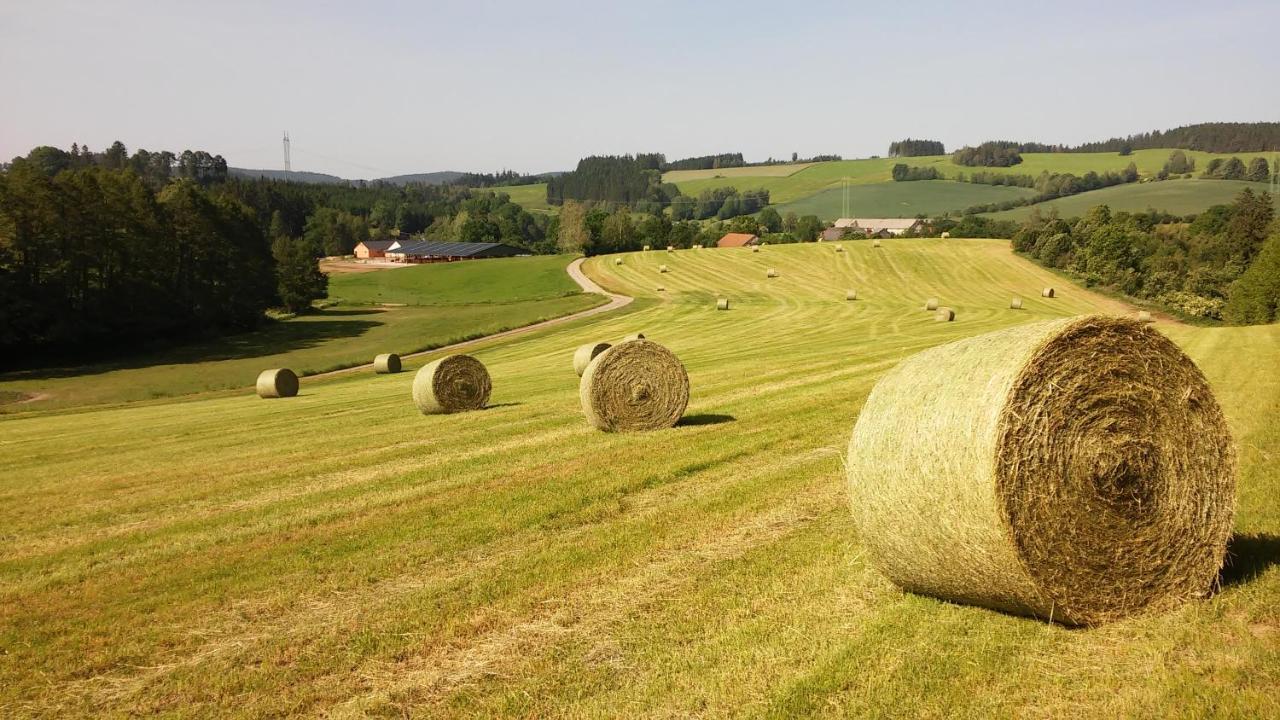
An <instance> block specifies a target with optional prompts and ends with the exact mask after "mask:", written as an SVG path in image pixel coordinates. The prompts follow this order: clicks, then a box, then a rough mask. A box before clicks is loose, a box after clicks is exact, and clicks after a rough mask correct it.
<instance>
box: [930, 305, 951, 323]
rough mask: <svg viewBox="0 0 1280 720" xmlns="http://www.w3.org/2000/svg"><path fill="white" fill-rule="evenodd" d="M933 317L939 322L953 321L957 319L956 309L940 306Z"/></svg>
mask: <svg viewBox="0 0 1280 720" xmlns="http://www.w3.org/2000/svg"><path fill="white" fill-rule="evenodd" d="M933 319H934V320H936V321H938V322H951V321H952V320H955V319H956V311H955V310H952V309H951V308H949V307H941V308H938V312H936V313H934V315H933Z"/></svg>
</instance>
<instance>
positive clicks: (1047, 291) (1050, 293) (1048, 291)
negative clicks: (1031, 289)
mask: <svg viewBox="0 0 1280 720" xmlns="http://www.w3.org/2000/svg"><path fill="white" fill-rule="evenodd" d="M1040 297H1047V298H1051V297H1053V288H1051V287H1047V288H1045V289H1043V290H1041V291H1040Z"/></svg>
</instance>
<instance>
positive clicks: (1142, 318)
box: [1138, 310, 1155, 323]
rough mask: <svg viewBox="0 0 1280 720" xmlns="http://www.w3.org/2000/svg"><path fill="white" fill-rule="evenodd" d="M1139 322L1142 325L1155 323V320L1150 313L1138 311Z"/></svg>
mask: <svg viewBox="0 0 1280 720" xmlns="http://www.w3.org/2000/svg"><path fill="white" fill-rule="evenodd" d="M1138 322H1140V323H1149V322H1155V318H1153V317H1151V313H1150V312H1148V311H1146V310H1139V311H1138Z"/></svg>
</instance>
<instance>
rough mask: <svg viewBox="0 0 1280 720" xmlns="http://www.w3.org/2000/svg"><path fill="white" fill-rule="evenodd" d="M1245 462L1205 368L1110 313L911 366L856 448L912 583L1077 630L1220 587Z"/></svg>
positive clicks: (860, 478)
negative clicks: (1238, 474)
mask: <svg viewBox="0 0 1280 720" xmlns="http://www.w3.org/2000/svg"><path fill="white" fill-rule="evenodd" d="M1235 467H1236V459H1235V450H1234V448H1233V444H1232V440H1231V436H1230V433H1229V431H1228V429H1227V424H1226V421H1225V419H1224V418H1223V415H1222V411H1221V410H1220V409H1219V407H1218V403H1217V401H1216V400H1215V399H1214V396H1213V391H1212V390H1211V389H1210V387H1209V384H1208V382H1206V380H1205V378H1204V375H1202V374H1201V373H1200V371H1199V369H1197V368H1196V366H1195V364H1194V363H1193V362H1192V361H1191V360H1190V359H1189V358H1188V357H1187V356H1186V355H1184V354H1183V353H1182V351H1181V350H1179V349H1178V347H1177V346H1176V345H1174V344H1173V343H1172V342H1171V341H1170V340H1168V339H1167V338H1165V337H1164V336H1163V335H1161V334H1160V333H1158V332H1156V331H1155V330H1154V329H1152V328H1150V327H1148V326H1146V325H1143V324H1141V323H1138V322H1135V321H1133V320H1126V319H1121V318H1108V317H1101V316H1090V317H1077V318H1068V319H1063V320H1053V321H1049V322H1044V323H1032V324H1028V325H1021V326H1018V327H1014V328H1009V329H1006V330H1001V331H998V332H994V333H990V334H987V335H980V336H977V337H972V338H968V339H965V340H961V341H959V342H955V343H950V344H947V345H942V346H939V347H936V348H932V349H930V350H926V351H924V352H922V353H919V354H917V355H915V356H913V357H910V358H908V359H906V360H905V361H903V362H902V363H900V364H899V365H898V366H897V367H896V368H894V369H893V370H891V371H890V372H889V373H888V374H887V375H885V377H884V378H883V379H881V380H880V382H879V383H877V384H876V386H875V388H874V389H873V390H872V392H871V395H870V396H869V397H868V398H867V400H866V403H865V404H864V405H863V408H862V412H861V415H860V416H859V418H858V422H857V424H856V425H855V427H854V430H853V437H852V439H851V440H850V442H849V454H848V479H849V487H850V491H851V494H852V505H853V512H854V516H855V520H856V524H857V525H858V528H859V535H860V537H861V538H862V542H863V544H864V545H865V546H866V548H867V549H868V553H869V555H870V558H871V559H872V561H873V562H874V563H875V565H876V566H877V567H878V568H879V569H880V570H881V571H882V572H883V573H884V574H885V575H887V576H888V577H889V578H890V579H891V580H893V581H894V582H895V583H897V584H898V585H899V586H900V587H902V588H904V589H906V590H909V591H912V592H917V593H921V594H926V595H932V596H935V597H940V598H945V599H948V600H954V601H957V602H962V603H969V604H974V605H982V606H986V607H990V608H995V609H999V610H1004V611H1008V612H1014V613H1019V614H1026V615H1033V616H1037V617H1041V618H1052V619H1054V620H1058V621H1061V622H1064V623H1067V624H1073V625H1087V624H1094V623H1100V622H1106V621H1109V620H1113V619H1117V618H1121V617H1124V616H1127V615H1132V614H1134V613H1138V612H1143V611H1150V610H1157V609H1164V608H1168V607H1171V606H1173V605H1176V604H1177V603H1179V602H1180V601H1183V600H1185V599H1187V598H1192V597H1202V596H1203V595H1204V594H1206V593H1207V592H1208V591H1209V590H1210V588H1211V587H1212V586H1213V584H1214V582H1215V581H1216V579H1217V577H1218V571H1219V568H1220V567H1221V565H1222V561H1223V557H1224V553H1225V550H1226V544H1227V539H1228V537H1229V536H1230V534H1231V528H1232V514H1233V508H1234V494H1235Z"/></svg>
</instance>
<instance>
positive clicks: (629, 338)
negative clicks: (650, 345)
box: [618, 332, 644, 342]
mask: <svg viewBox="0 0 1280 720" xmlns="http://www.w3.org/2000/svg"><path fill="white" fill-rule="evenodd" d="M643 339H644V333H639V332H638V333H631V334H630V335H626V336H624V337H623V338H622V339H621V340H619V341H618V342H631V341H632V340H643Z"/></svg>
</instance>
